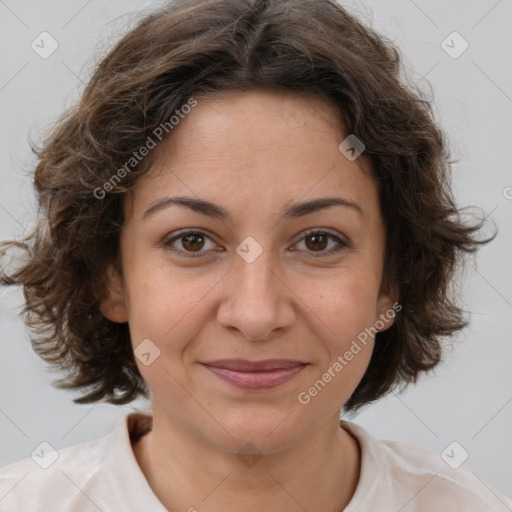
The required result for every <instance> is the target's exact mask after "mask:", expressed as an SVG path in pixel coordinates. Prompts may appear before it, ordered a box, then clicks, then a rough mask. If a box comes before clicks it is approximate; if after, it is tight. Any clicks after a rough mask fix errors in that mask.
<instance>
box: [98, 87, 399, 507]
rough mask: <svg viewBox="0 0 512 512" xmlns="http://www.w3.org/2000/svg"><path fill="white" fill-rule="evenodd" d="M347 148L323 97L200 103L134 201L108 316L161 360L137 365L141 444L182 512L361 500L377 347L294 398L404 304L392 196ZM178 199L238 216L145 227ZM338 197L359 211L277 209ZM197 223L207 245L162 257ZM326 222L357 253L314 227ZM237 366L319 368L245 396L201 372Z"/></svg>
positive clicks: (139, 455) (235, 96) (178, 218)
mask: <svg viewBox="0 0 512 512" xmlns="http://www.w3.org/2000/svg"><path fill="white" fill-rule="evenodd" d="M345 137H346V134H344V131H343V126H342V124H341V121H340V119H339V116H338V115H337V112H336V110H335V109H334V108H333V105H331V104H330V103H328V102H326V101H324V100H322V99H319V98H311V97H309V98H306V97H304V96H301V95H298V94H295V93H290V92H286V93H282V92H269V91H263V90H253V91H250V92H235V93H227V94H222V95H219V96H217V97H216V98H214V99H211V98H210V99H200V98H198V104H197V106H196V107H195V108H193V109H192V110H191V112H190V113H189V114H188V115H187V116H186V117H185V119H183V120H182V121H180V124H179V125H178V126H177V127H176V128H175V129H174V131H173V132H172V137H171V138H169V139H168V140H164V141H163V142H162V143H161V144H160V145H159V146H158V147H157V148H156V149H155V150H154V151H155V152H156V153H155V155H156V158H155V161H154V163H153V166H152V169H151V172H150V173H149V174H148V175H146V176H145V177H144V178H142V179H141V181H139V183H138V184H137V187H136V189H135V190H134V192H133V194H132V195H130V196H128V198H127V199H126V202H125V224H124V225H123V228H122V232H121V243H120V244H121V260H122V275H119V274H117V273H116V272H115V270H114V269H113V267H110V268H109V272H108V280H109V290H110V291H109V294H108V296H107V297H105V298H104V300H103V302H102V312H103V314H104V315H105V316H106V317H107V318H109V319H111V320H112V321H115V322H129V327H130V333H131V339H132V345H133V347H134V349H135V348H136V347H137V346H138V345H139V344H140V343H141V342H142V341H143V340H145V339H150V340H151V342H152V343H153V344H154V346H156V347H158V349H159V350H160V355H159V357H157V358H156V359H155V360H154V361H153V362H152V363H151V364H150V365H148V366H146V365H144V364H142V363H141V361H139V360H138V359H137V364H138V367H139V369H140V372H141V374H142V375H143V377H144V379H145V381H146V382H147V384H148V386H149V388H150V389H151V391H152V406H153V430H152V431H151V432H150V433H148V434H147V435H145V436H144V437H142V439H141V440H140V441H139V442H137V443H136V444H135V445H134V447H133V448H134V454H135V456H136V459H137V461H138V463H139V465H140V467H141V469H142V471H143V472H144V474H145V476H146V478H147V480H148V483H149V485H150V486H151V487H152V489H153V491H154V492H155V494H156V495H157V497H158V498H159V499H160V501H161V502H162V503H163V504H164V506H165V507H167V508H168V509H169V510H194V508H195V509H197V510H201V511H208V512H217V511H223V512H226V511H230V510H235V509H236V510H245V511H254V512H256V511H258V512H259V511H261V510H287V511H301V512H303V510H304V509H306V510H324V511H333V512H334V511H339V510H342V509H343V508H344V507H345V506H346V505H347V504H348V503H349V501H350V499H351V497H352V495H353V494H354V491H355V488H356V486H357V482H358V478H359V473H360V450H359V446H358V443H357V441H356V440H355V439H354V438H353V437H352V436H351V435H350V434H349V433H348V432H347V431H346V430H344V429H343V428H342V427H341V426H340V423H339V411H340V408H341V407H342V406H343V404H344V403H345V402H346V400H347V399H348V398H349V397H350V395H351V394H352V392H353V391H354V389H355V388H356V386H357V384H358V383H359V382H360V380H361V378H362V377H363V375H364V372H365V370H366V368H367V366H368V363H369V360H370V356H371V351H372V348H373V344H374V340H373V339H370V340H369V342H368V344H367V345H366V347H363V348H362V350H361V351H360V352H359V353H358V354H357V355H355V356H354V358H353V359H352V360H351V361H350V362H349V363H348V364H347V365H346V366H345V367H344V368H343V370H342V371H341V372H339V373H337V374H336V376H335V377H334V378H332V379H331V381H330V382H329V383H328V384H327V385H326V386H325V387H324V389H323V390H322V391H321V392H319V393H318V394H317V395H316V396H315V397H313V398H312V399H311V401H310V402H309V403H308V404H306V405H304V404H301V403H300V402H299V401H298V398H297V397H298V395H299V393H300V392H303V391H307V390H308V389H309V388H310V387H311V386H312V384H313V383H314V382H315V381H317V380H318V379H319V378H321V376H322V374H324V373H325V372H326V371H327V369H328V368H329V367H331V366H332V365H333V363H334V362H335V361H336V358H337V357H338V356H340V355H343V354H344V353H345V352H346V351H347V350H348V349H349V348H350V346H351V343H352V341H353V340H355V339H356V338H357V336H358V334H359V333H361V332H362V331H364V329H365V328H367V327H370V326H373V325H374V324H375V322H376V321H377V320H379V319H382V318H383V317H382V315H383V314H385V313H386V312H387V311H389V310H390V308H391V306H392V304H393V302H394V299H395V298H394V297H393V296H391V294H389V293H384V290H383V289H382V287H381V283H382V276H383V263H384V249H385V226H384V224H383V220H382V215H381V211H380V207H379V199H378V192H377V186H376V183H375V181H374V179H373V178H372V177H371V174H370V166H369V163H368V161H366V160H365V158H364V155H363V156H360V157H359V158H358V159H356V160H355V161H350V160H348V159H347V158H346V157H345V156H344V155H343V154H342V153H341V152H340V151H339V149H338V145H339V144H340V142H341V141H342V140H343V139H344V138H345ZM165 196H192V197H196V198H201V199H205V200H208V201H211V202H214V203H215V204H217V205H220V206H222V207H223V208H224V209H226V210H227V211H228V212H229V214H230V218H227V219H222V220H220V219H215V218H210V217H207V216H205V215H202V214H200V213H198V212H194V211H192V210H191V209H188V208H186V207H184V206H177V205H173V206H168V207H167V208H164V209H161V210H160V211H158V212H156V213H155V214H154V215H151V216H149V217H147V218H146V219H144V220H143V219H142V216H143V214H144V212H145V211H146V210H147V209H148V208H149V207H150V206H151V205H152V204H153V202H154V201H156V200H158V199H160V198H162V197H165ZM329 196H340V197H343V198H346V199H349V200H351V201H354V202H355V203H357V204H358V205H359V207H360V208H361V210H362V214H359V213H358V212H357V211H356V210H355V209H352V208H349V207H346V206H334V207H330V208H325V209H322V210H319V211H316V212H314V213H311V214H309V215H305V216H303V217H300V218H295V219H286V218H282V217H281V215H280V214H281V212H282V210H283V209H284V208H286V207H288V206H290V205H291V204H293V203H296V202H299V201H307V200H311V199H315V198H322V197H329ZM187 228H189V229H192V228H193V230H194V231H200V232H202V233H203V234H204V235H206V237H205V238H203V239H199V241H197V239H196V240H195V241H194V240H192V241H190V240H188V239H186V238H185V239H184V238H181V239H177V240H175V241H174V242H173V243H172V245H171V246H169V247H165V246H164V242H166V241H168V240H169V239H170V238H172V237H174V236H177V234H178V232H180V231H183V230H186V229H187ZM317 228H318V229H317ZM322 228H323V229H324V230H325V229H327V230H329V231H330V232H332V233H333V234H334V235H335V236H338V237H339V239H340V240H342V241H344V242H345V243H347V244H348V245H346V246H343V245H341V244H340V243H339V242H338V241H337V240H336V239H333V238H330V237H329V238H328V239H327V241H325V242H322V241H320V242H319V241H318V239H314V238H312V237H311V233H306V231H309V230H311V229H313V230H314V231H315V230H316V233H318V231H322ZM306 235H308V236H306ZM248 236H251V237H253V238H254V239H255V240H256V241H257V242H258V244H259V245H260V246H261V248H262V250H263V252H262V253H261V254H260V255H259V257H258V258H257V259H256V260H255V261H253V262H251V263H248V262H247V261H246V260H244V259H243V258H242V257H241V256H240V255H239V254H238V253H237V252H236V248H237V247H238V246H239V245H240V244H241V242H242V241H243V240H244V239H245V238H246V237H248ZM242 246H243V244H242ZM171 247H172V248H174V249H175V251H181V253H178V252H173V251H172V250H171ZM332 248H334V250H336V249H339V250H338V251H337V252H333V253H332V254H331V255H328V256H322V255H324V254H325V253H327V252H329V250H330V249H332ZM251 250H252V249H251ZM187 251H188V253H187ZM197 252H199V253H202V254H203V256H200V257H196V258H194V257H187V254H190V253H193V254H194V253H197ZM180 254H182V256H180ZM391 323H392V319H387V320H385V321H384V324H385V325H384V328H383V329H380V330H384V329H387V328H389V327H390V325H391ZM224 358H232V359H235V358H242V359H247V360H251V361H259V360H264V359H274V358H282V359H293V360H300V361H303V362H306V363H309V364H308V365H307V366H306V367H305V368H304V369H303V370H302V371H301V372H300V373H298V374H297V375H296V376H295V377H294V378H293V379H292V380H290V381H288V382H286V383H285V384H282V385H280V386H278V387H276V388H273V389H269V390H264V391H254V390H250V391H247V390H243V389H240V388H238V387H235V386H233V385H232V384H230V383H227V382H225V381H224V380H222V379H220V378H219V377H218V376H216V375H214V374H213V373H211V372H210V371H209V370H208V369H206V368H205V367H204V366H203V365H201V364H200V363H201V362H205V361H211V360H216V359H224ZM247 443H251V444H250V445H249V446H251V447H252V448H251V450H252V453H254V454H257V455H258V456H261V458H260V459H259V460H258V461H257V463H256V464H254V465H252V466H250V467H249V466H248V465H247V464H244V463H243V461H242V460H241V458H240V457H239V456H237V453H238V452H240V451H244V450H248V448H247ZM244 446H245V449H244V450H243V449H242V447H244ZM249 451H250V450H249Z"/></svg>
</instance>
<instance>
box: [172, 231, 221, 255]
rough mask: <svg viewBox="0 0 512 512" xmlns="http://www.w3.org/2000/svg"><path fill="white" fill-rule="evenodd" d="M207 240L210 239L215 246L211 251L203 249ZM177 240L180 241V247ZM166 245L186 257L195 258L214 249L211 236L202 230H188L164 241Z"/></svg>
mask: <svg viewBox="0 0 512 512" xmlns="http://www.w3.org/2000/svg"><path fill="white" fill-rule="evenodd" d="M206 240H209V241H210V242H211V243H212V245H213V247H212V248H211V249H210V251H201V249H203V248H204V247H205V243H206ZM175 242H178V244H177V245H178V248H177V247H176V246H175ZM163 245H164V247H165V248H167V249H169V250H171V251H172V252H175V253H178V254H180V253H181V254H180V256H184V257H186V258H195V257H198V256H204V255H205V253H207V252H211V250H212V249H214V247H215V244H213V242H212V240H211V238H210V237H209V236H208V235H206V234H205V233H203V232H201V231H187V232H185V233H183V232H182V233H180V234H178V235H176V236H174V237H173V238H171V239H170V240H167V241H166V242H164V244H163Z"/></svg>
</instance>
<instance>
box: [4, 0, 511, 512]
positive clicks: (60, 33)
mask: <svg viewBox="0 0 512 512" xmlns="http://www.w3.org/2000/svg"><path fill="white" fill-rule="evenodd" d="M342 3H343V5H345V6H347V7H348V8H349V10H351V11H353V12H356V13H358V14H359V15H360V16H362V17H363V19H364V20H366V21H367V22H369V23H371V24H372V25H373V26H374V27H375V28H376V29H378V30H379V31H380V32H382V33H384V34H385V35H387V36H388V37H389V38H390V39H391V40H393V41H394V42H395V43H396V44H397V45H398V46H399V47H400V48H401V49H402V51H403V53H404V55H405V62H406V65H407V68H408V70H409V72H410V73H411V76H412V78H413V79H414V80H415V81H417V82H419V83H420V85H421V86H422V87H424V88H427V90H428V84H427V80H428V82H429V83H430V84H431V86H432V89H433V95H434V96H433V97H434V104H435V111H436V116H437V117H438V119H439V120H440V121H441V123H442V126H443V127H444V129H445V130H447V131H448V132H449V136H450V141H451V144H452V153H453V156H454V158H456V159H458V163H457V164H456V165H454V167H453V171H454V190H455V193H456V197H457V201H458V203H459V204H460V205H476V206H479V207H482V208H483V209H484V210H485V211H486V212H488V213H490V217H491V218H492V219H493V221H494V222H495V223H496V225H497V227H498V229H499V235H498V237H497V239H496V240H495V241H494V242H493V243H492V244H490V245H488V246H486V247H485V248H484V249H483V250H481V251H480V253H479V254H478V257H477V258H476V259H474V260H472V262H471V264H470V265H469V266H468V270H467V272H466V274H465V281H464V286H463V291H462V299H463V304H464V306H465V307H466V308H467V309H469V310H471V311H472V317H471V318H472V319H471V324H470V326H469V328H468V329H467V330H466V331H465V332H463V333H462V335H460V336H458V337H457V339H456V341H457V342H456V343H454V344H453V349H451V350H449V351H447V353H446V356H445V361H444V363H443V364H442V365H441V366H439V367H438V369H437V370H436V371H435V373H434V374H432V375H430V376H428V377H424V378H422V379H421V380H420V381H419V383H418V384H417V385H416V386H415V387H411V388H410V389H408V390H406V391H405V392H404V393H403V394H401V395H397V394H392V395H390V396H389V397H387V398H385V399H383V400H382V401H380V402H379V403H377V404H375V405H373V406H370V407H369V408H368V409H367V410H365V411H363V412H362V413H361V414H359V415H358V416H357V417H355V418H349V419H350V420H351V421H355V422H357V423H359V424H361V425H362V426H364V427H365V428H366V429H367V430H369V431H370V433H371V434H373V435H374V436H377V437H381V438H387V439H395V440H400V441H405V442H410V443H413V444H416V445H421V446H424V447H426V448H428V449H430V450H433V451H435V452H438V453H441V452H442V451H443V450H444V449H445V448H446V447H447V446H448V445H449V444H450V443H451V442H452V441H457V442H458V443H459V444H460V445H461V446H462V447H463V448H464V449H465V450H466V451H467V452H468V453H469V458H468V459H467V460H466V462H465V463H464V466H465V467H469V468H470V469H471V470H473V471H474V472H475V473H476V474H477V475H478V476H479V477H480V478H481V479H483V480H485V481H487V482H488V483H489V484H490V485H492V486H494V487H496V488H497V489H499V490H500V491H502V492H504V493H505V494H508V495H512V469H511V464H510V461H511V460H512V438H511V436H510V432H512V428H511V427H512V376H511V372H510V363H511V361H512V343H511V340H510V332H511V327H512V325H511V324H512V322H511V318H512V315H511V313H512V282H511V272H510V263H509V262H510V248H511V247H512V232H511V220H512V174H511V172H510V147H511V143H512V140H511V126H512V124H511V121H512V115H511V114H512V66H511V65H510V53H511V50H512V44H511V43H512V35H511V30H510V25H509V24H510V20H511V19H512V2H511V1H510V0H499V1H496V0H479V1H476V0H473V1H467V0H456V1H451V2H446V1H440V0H435V1H432V0H430V1H428V2H427V1H426V0H416V1H412V0H393V1H386V2H382V1H381V2H379V1H377V0H365V1H359V2H354V1H350V2H342ZM155 5H156V3H155V2H149V1H140V0H139V1H136V0H130V1H127V0H123V1H121V0H115V1H100V0H89V1H85V0H80V1H78V0H73V1H69V0H67V1H64V0H58V1H57V0H52V1H45V2H36V1H35V0H32V1H29V0H18V1H15V0H0V20H1V21H0V34H1V38H2V51H1V61H0V72H1V75H0V105H1V109H2V110H1V111H2V116H1V121H0V122H1V123H2V132H1V134H2V136H1V139H0V140H1V144H2V151H1V152H0V159H1V166H0V178H1V179H0V240H4V239H12V238H13V237H20V236H22V235H23V234H25V233H26V232H28V231H29V230H30V228H31V227H32V225H33V222H34V218H35V203H34V197H33V192H32V185H31V182H30V178H29V175H28V173H29V172H30V171H31V169H32V166H33V164H34V158H33V156H32V154H31V152H30V150H29V146H28V137H29V136H30V137H31V138H32V139H33V140H36V141H38V140H40V137H41V135H42V134H43V133H44V130H45V129H47V127H48V126H49V125H50V123H51V122H52V121H53V120H54V119H55V118H56V116H58V115H59V114H60V113H61V112H62V111H63V110H64V109H65V108H66V107H68V106H70V105H71V104H72V103H73V102H74V101H75V100H76V99H77V98H78V96H79V94H80V92H81V91H82V90H83V86H84V82H85V81H86V80H87V78H88V76H89V73H90V71H91V69H92V63H91V62H92V61H91V59H92V58H94V57H95V56H96V57H99V56H101V55H103V54H104V53H105V51H106V48H108V47H109V46H110V45H111V44H112V42H113V41H114V40H115V35H116V34H119V30H123V27H125V26H126V23H133V21H134V20H135V17H134V15H136V13H137V12H138V11H140V9H142V8H144V9H146V8H148V7H153V6H155ZM43 31H47V32H49V33H50V34H51V35H52V37H53V38H55V40H56V41H57V42H58V45H59V47H58V49H57V50H56V51H55V52H54V53H53V54H52V55H51V56H50V57H48V58H47V59H43V58H41V57H40V56H39V55H38V54H37V53H36V52H35V51H34V50H33V49H32V48H31V43H32V41H33V40H34V39H36V37H37V36H38V35H39V34H40V33H41V32H43ZM453 31H457V32H458V33H460V35H461V36H462V37H463V38H464V39H465V40H466V41H467V42H468V44H469V48H468V49H467V51H465V52H464V53H463V54H462V55H460V56H459V57H458V58H456V59H454V58H452V57H450V56H449V55H448V54H447V53H446V52H445V51H444V50H443V48H442V47H441V43H442V41H443V40H445V38H446V37H447V36H448V35H449V34H451V33H452V32H453ZM113 37H114V39H112V38H113ZM449 41H450V40H449ZM449 44H450V45H452V46H454V51H456V50H457V49H458V48H460V43H459V42H458V41H457V40H454V43H451V42H450V43H449ZM21 304H22V295H21V292H20V291H19V290H10V289H8V290H6V289H1V290H0V354H1V355H0V433H1V435H0V467H2V466H5V465H7V464H9V463H11V462H14V461H16V460H18V459H21V458H24V457H28V456H30V453H31V452H32V451H33V450H34V448H35V447H36V446H38V445H39V443H40V442H41V441H43V440H46V441H48V442H49V443H50V444H51V445H53V446H54V447H55V448H57V449H58V448H62V447H65V446H70V445H73V444H77V443H81V442H85V441H88V440H90V439H94V438H96V437H99V436H103V435H106V434H107V433H109V432H110V431H111V430H112V429H113V427H114V426H115V424H116V422H117V421H118V420H119V419H120V418H121V417H122V416H123V415H125V414H127V413H128V412H130V411H131V410H132V409H133V408H134V407H137V408H141V409H147V404H145V403H144V402H134V403H132V404H130V405H128V406H123V407H115V406H111V405H105V404H97V405H86V406H78V405H74V404H73V403H72V401H71V400H72V398H73V397H74V396H73V395H72V394H70V393H68V392H65V391H60V390H55V389H53V388H52V387H51V385H50V380H51V375H50V374H49V373H48V372H47V371H46V370H45V368H44V365H43V363H42V362H41V361H40V360H39V359H38V358H37V357H36V356H35V354H34V353H33V352H32V349H31V347H30V344H29V342H28V338H27V333H26V332H25V329H24V325H23V322H22V319H21V318H19V317H18V316H17V314H18V311H19V308H20V306H21ZM459 455H460V453H456V456H459ZM503 509H504V510H505V508H503Z"/></svg>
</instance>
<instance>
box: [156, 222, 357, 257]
mask: <svg viewBox="0 0 512 512" xmlns="http://www.w3.org/2000/svg"><path fill="white" fill-rule="evenodd" d="M208 241H209V242H210V244H211V246H210V248H209V249H208V243H207V242H208ZM330 242H331V247H330V249H329V250H325V249H326V248H327V247H329V245H330ZM332 242H334V243H332ZM300 244H304V247H305V249H299V250H303V251H305V252H309V253H317V255H315V256H313V257H326V256H331V255H333V254H334V253H338V252H340V251H342V250H344V249H346V248H347V247H348V246H349V244H348V243H347V242H345V241H343V240H342V239H341V238H340V237H339V236H337V235H336V234H334V233H331V232H330V231H327V230H322V229H318V228H317V229H315V230H310V231H309V232H307V233H306V234H305V235H304V236H303V237H302V238H301V239H300V240H299V242H298V243H297V244H295V246H297V245H300ZM163 246H164V247H165V248H166V249H169V250H170V251H172V252H174V253H176V254H178V255H179V256H183V257H185V258H196V257H202V256H206V255H208V253H211V252H212V251H216V250H218V249H216V245H215V244H214V243H213V241H212V239H211V238H210V237H209V236H208V235H207V234H205V233H203V232H202V231H192V230H188V231H186V232H181V233H179V234H177V235H175V236H173V237H172V238H170V239H169V240H167V241H165V242H164V243H163ZM205 248H206V250H203V249H205ZM292 250H293V251H296V250H297V249H292ZM309 257H311V256H309Z"/></svg>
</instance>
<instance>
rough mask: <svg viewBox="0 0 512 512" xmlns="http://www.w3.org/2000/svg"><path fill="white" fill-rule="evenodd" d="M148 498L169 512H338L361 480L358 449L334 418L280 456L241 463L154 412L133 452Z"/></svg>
mask: <svg viewBox="0 0 512 512" xmlns="http://www.w3.org/2000/svg"><path fill="white" fill-rule="evenodd" d="M133 450H134V454H135V457H136V459H137V462H138V464H139V466H140V467H141V470H142V472H143V473H144V475H145V477H146V479H147V481H148V483H149V485H150V486H151V488H152V489H153V492H154V493H155V495H156V496H157V497H158V499H159V500H160V501H161V502H162V504H163V505H164V506H165V507H166V508H167V509H168V510H186V511H191V512H194V510H195V509H197V510H201V512H203V511H205V512H206V511H207V512H220V511H222V512H229V511H231V510H233V511H234V510H241V509H242V510H245V511H247V512H259V511H261V510H287V511H290V512H295V511H297V512H299V511H300V512H304V510H324V511H325V512H340V511H341V510H343V509H344V508H345V507H346V506H347V505H348V503H349V502H350V499H351V498H352V496H353V494H354V492H355V489H356V487H357V482H358V479H359V473H360V450H359V444H358V442H357V441H356V440H355V439H354V438H353V437H352V435H351V434H349V433H348V432H347V431H346V430H344V429H343V428H341V427H340V423H339V418H338V414H336V415H335V416H333V417H332V418H331V419H330V420H329V422H328V423H326V424H325V425H324V426H323V427H322V428H321V429H320V430H319V431H317V432H316V433H315V434H313V435H312V436H311V437H309V438H307V439H305V440H303V441H302V442H301V443H299V444H296V445H294V446H293V447H292V448H290V449H287V450H286V451H282V452H278V453H273V454H265V455H262V456H261V458H259V459H248V460H246V459H244V460H245V464H244V463H241V459H240V457H239V456H238V455H237V454H236V453H232V452H228V451H226V450H223V449H222V448H221V447H219V446H214V445H212V444H211V443H209V442H208V441H207V440H206V439H205V438H203V437H200V436H197V435H196V434H195V433H194V432H192V431H191V430H190V429H187V428H185V427H184V426H183V425H181V424H179V423H178V422H175V421H173V419H172V418H170V417H169V416H168V415H165V416H164V415H163V414H162V413H156V411H155V410H154V411H153V429H152V430H151V432H149V433H148V434H146V435H145V436H143V437H142V438H141V439H140V440H138V441H137V442H136V443H135V444H134V445H133Z"/></svg>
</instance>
